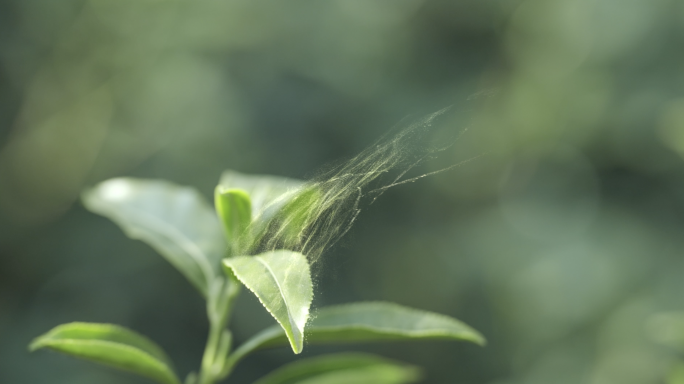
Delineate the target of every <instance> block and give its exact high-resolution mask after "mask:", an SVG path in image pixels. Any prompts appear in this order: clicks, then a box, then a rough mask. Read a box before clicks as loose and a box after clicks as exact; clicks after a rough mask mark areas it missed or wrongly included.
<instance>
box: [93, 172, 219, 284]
mask: <svg viewBox="0 0 684 384" xmlns="http://www.w3.org/2000/svg"><path fill="white" fill-rule="evenodd" d="M83 204H84V205H85V206H86V208H88V209H89V210H91V211H92V212H95V213H98V214H100V215H102V216H105V217H107V218H109V219H111V220H112V221H114V222H115V223H117V224H118V225H119V227H121V229H123V231H124V232H125V233H126V234H127V235H128V236H129V237H131V238H134V239H139V240H142V241H144V242H146V243H147V244H149V245H150V246H152V248H154V249H155V250H156V251H157V252H159V253H160V254H161V255H162V256H163V257H165V258H166V259H167V260H168V261H169V262H170V263H171V264H173V266H174V267H176V268H177V269H178V270H179V271H180V272H181V273H183V274H184V275H185V277H186V278H187V279H188V280H190V282H191V283H192V284H193V285H194V286H195V287H196V288H197V289H198V290H199V291H200V292H201V293H202V294H203V295H204V296H205V297H206V296H207V291H208V286H209V284H210V282H211V281H212V280H213V279H214V277H215V276H217V275H218V274H219V273H218V269H219V265H220V260H221V258H222V257H223V256H224V255H225V252H226V240H225V239H224V235H223V233H222V230H221V224H220V223H219V221H218V218H217V217H216V213H215V212H214V210H213V209H211V207H210V206H209V204H207V202H206V201H205V200H204V198H203V197H202V196H201V195H200V193H199V192H197V191H196V190H195V189H194V188H189V187H181V186H178V185H175V184H172V183H169V182H166V181H157V180H141V179H130V178H118V179H111V180H107V181H104V182H102V183H100V184H98V185H97V186H95V187H94V188H92V189H90V190H87V191H86V192H84V194H83Z"/></svg>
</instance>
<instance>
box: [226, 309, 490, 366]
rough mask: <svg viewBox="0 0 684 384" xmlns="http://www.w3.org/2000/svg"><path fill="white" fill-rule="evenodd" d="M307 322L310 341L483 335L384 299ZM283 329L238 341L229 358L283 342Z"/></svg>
mask: <svg viewBox="0 0 684 384" xmlns="http://www.w3.org/2000/svg"><path fill="white" fill-rule="evenodd" d="M311 317H312V318H313V319H312V320H311V321H310V322H309V324H307V326H306V340H307V342H311V343H320V344H323V343H349V342H363V341H390V340H418V339H441V340H454V341H470V342H473V343H475V344H479V345H484V344H485V339H484V337H482V335H480V333H479V332H477V331H476V330H474V329H472V328H471V327H469V326H468V325H466V324H464V323H462V322H460V321H458V320H456V319H453V318H451V317H448V316H444V315H440V314H437V313H432V312H426V311H421V310H417V309H412V308H407V307H403V306H401V305H398V304H393V303H385V302H368V303H353V304H344V305H338V306H332V307H327V308H321V309H319V310H317V311H315V312H314V313H313V314H312V316H311ZM286 343H287V339H286V337H285V334H284V333H283V331H282V329H279V328H278V327H270V328H267V329H265V330H263V331H262V332H260V333H258V334H257V335H256V336H254V337H253V338H252V339H250V340H249V341H247V342H246V343H245V344H243V345H241V346H240V347H239V348H238V349H237V350H236V351H235V352H234V353H233V354H232V355H231V356H230V357H229V359H230V360H231V362H232V363H233V364H234V363H235V362H237V361H238V360H240V359H241V358H242V357H244V356H246V355H247V354H249V353H251V352H253V351H255V350H257V349H261V348H268V347H276V346H281V345H285V344H286Z"/></svg>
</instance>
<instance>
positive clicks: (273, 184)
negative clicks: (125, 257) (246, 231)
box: [219, 170, 304, 221]
mask: <svg viewBox="0 0 684 384" xmlns="http://www.w3.org/2000/svg"><path fill="white" fill-rule="evenodd" d="M303 185H304V182H303V181H301V180H296V179H289V178H286V177H279V176H268V175H245V174H242V173H239V172H235V171H232V170H226V171H225V172H223V174H222V175H221V180H220V182H219V188H221V189H231V188H239V189H242V190H245V191H247V193H248V194H249V197H250V199H251V200H252V214H253V216H254V218H255V219H256V220H261V221H267V220H268V219H270V218H271V217H272V216H273V215H274V214H275V213H276V212H277V211H278V209H280V208H281V207H282V206H283V205H284V204H285V203H286V202H287V201H289V197H292V196H294V193H295V192H296V191H297V190H298V189H300V188H301V187H302V186H303Z"/></svg>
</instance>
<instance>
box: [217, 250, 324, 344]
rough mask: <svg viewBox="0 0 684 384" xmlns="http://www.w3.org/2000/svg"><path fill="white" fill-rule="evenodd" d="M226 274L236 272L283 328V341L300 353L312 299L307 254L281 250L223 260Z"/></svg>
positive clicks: (239, 278)
mask: <svg viewBox="0 0 684 384" xmlns="http://www.w3.org/2000/svg"><path fill="white" fill-rule="evenodd" d="M223 263H224V265H225V267H226V268H227V273H233V274H235V276H236V277H237V278H238V280H240V282H241V283H242V284H244V285H245V286H246V287H247V288H249V290H251V291H252V292H253V293H254V294H255V295H256V296H257V297H258V298H259V301H261V304H262V305H263V306H264V307H265V308H266V309H267V310H268V312H270V313H271V315H273V317H274V318H275V319H276V320H277V321H278V323H279V324H280V325H281V327H282V330H283V332H284V333H283V337H284V340H286V342H287V341H289V343H290V345H291V346H292V350H293V351H294V352H295V353H300V352H301V351H302V348H303V347H304V326H305V325H306V322H307V321H308V319H309V308H310V306H311V300H312V299H313V284H312V282H311V272H310V270H309V263H308V261H307V260H306V257H305V256H304V255H302V254H301V253H298V252H292V251H286V250H280V251H272V252H266V253H262V254H260V255H257V256H240V257H231V258H227V259H224V260H223Z"/></svg>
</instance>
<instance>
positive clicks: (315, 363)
mask: <svg viewBox="0 0 684 384" xmlns="http://www.w3.org/2000/svg"><path fill="white" fill-rule="evenodd" d="M417 378H418V370H417V369H416V368H414V367H409V366H406V365H402V364H398V363H396V362H393V361H391V360H387V359H383V358H380V357H378V356H373V355H369V354H363V353H342V354H335V355H327V356H321V357H316V358H312V359H306V360H299V361H296V362H294V363H291V364H288V365H286V366H284V367H282V368H279V369H278V370H276V371H274V372H272V373H271V374H269V375H268V376H266V377H264V378H262V379H260V380H258V381H257V382H255V383H254V384H337V383H340V384H348V383H354V384H403V383H412V382H415V381H416V379H417Z"/></svg>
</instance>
